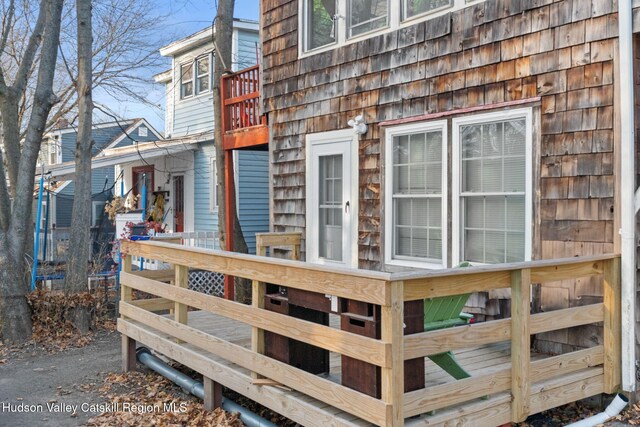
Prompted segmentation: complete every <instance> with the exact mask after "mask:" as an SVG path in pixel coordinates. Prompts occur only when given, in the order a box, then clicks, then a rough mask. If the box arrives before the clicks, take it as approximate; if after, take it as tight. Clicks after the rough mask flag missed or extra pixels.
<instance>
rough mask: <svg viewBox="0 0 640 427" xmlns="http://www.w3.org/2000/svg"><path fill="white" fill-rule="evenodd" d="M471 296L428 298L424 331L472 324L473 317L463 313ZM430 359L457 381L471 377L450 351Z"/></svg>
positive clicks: (467, 264)
mask: <svg viewBox="0 0 640 427" xmlns="http://www.w3.org/2000/svg"><path fill="white" fill-rule="evenodd" d="M470 266H471V264H469V263H468V262H463V263H462V264H460V265H458V267H470ZM469 295H471V294H464V295H453V296H446V297H437V298H428V299H426V300H424V330H425V331H435V330H438V329H444V328H450V327H452V326H457V325H465V324H467V323H471V321H472V319H473V316H472V315H470V314H467V313H463V312H462V309H463V308H464V306H465V304H466V303H467V300H468V299H469ZM429 359H431V360H432V361H433V362H434V363H435V364H436V365H438V366H439V367H440V368H442V369H443V370H444V371H445V372H447V373H448V374H449V375H451V376H452V377H454V378H455V379H457V380H461V379H463V378H469V377H470V376H471V375H470V374H469V373H468V372H467V371H466V370H465V369H464V368H463V367H462V366H460V364H459V363H458V361H457V360H456V357H455V356H454V354H453V353H452V352H450V351H447V352H445V353H439V354H434V355H431V356H429Z"/></svg>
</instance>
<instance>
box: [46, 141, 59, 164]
mask: <svg viewBox="0 0 640 427" xmlns="http://www.w3.org/2000/svg"><path fill="white" fill-rule="evenodd" d="M48 145H49V164H50V165H56V164H58V163H60V162H61V160H60V157H59V156H60V146H59V142H58V140H57V139H54V138H50V139H49V144H48Z"/></svg>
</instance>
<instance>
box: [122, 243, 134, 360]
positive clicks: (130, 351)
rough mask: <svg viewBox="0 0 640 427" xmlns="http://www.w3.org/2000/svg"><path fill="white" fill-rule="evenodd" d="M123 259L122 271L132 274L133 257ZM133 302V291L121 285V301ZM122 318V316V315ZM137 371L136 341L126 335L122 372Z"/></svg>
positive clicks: (123, 338)
mask: <svg viewBox="0 0 640 427" xmlns="http://www.w3.org/2000/svg"><path fill="white" fill-rule="evenodd" d="M120 256H121V257H122V260H121V261H122V271H123V272H124V273H131V272H132V259H131V255H124V256H123V255H120ZM132 300H133V289H131V288H130V287H129V286H125V285H123V284H120V301H123V302H131V301H132ZM120 316H121V317H123V318H124V316H122V314H121V315H120ZM135 370H136V341H135V340H134V339H132V338H129V337H128V336H126V335H122V371H123V372H129V371H135Z"/></svg>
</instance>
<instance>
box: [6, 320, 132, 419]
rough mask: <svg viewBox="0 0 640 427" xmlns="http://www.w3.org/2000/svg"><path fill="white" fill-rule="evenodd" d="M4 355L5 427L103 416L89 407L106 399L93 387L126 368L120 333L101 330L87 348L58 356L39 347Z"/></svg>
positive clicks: (74, 349) (71, 350)
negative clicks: (110, 374)
mask: <svg viewBox="0 0 640 427" xmlns="http://www.w3.org/2000/svg"><path fill="white" fill-rule="evenodd" d="M2 357H3V356H0V359H2ZM4 357H6V359H3V360H4V363H2V364H0V426H16V427H17V426H45V425H46V426H77V425H81V424H84V423H86V422H87V421H88V420H89V418H91V417H93V416H95V415H97V414H96V413H91V412H89V411H88V409H89V408H86V406H88V405H91V404H95V403H101V402H104V401H105V399H104V398H103V397H101V396H100V395H99V393H98V391H97V388H95V387H93V386H91V384H94V385H98V384H99V385H101V384H102V383H103V382H104V380H105V377H106V376H107V373H109V372H118V371H120V370H121V362H120V334H118V333H117V332H114V331H102V332H98V333H97V334H96V335H95V336H94V338H93V341H92V342H91V344H90V345H88V346H86V347H82V348H69V349H67V350H66V351H63V352H58V353H53V354H51V353H48V352H46V351H44V350H43V349H42V348H39V347H34V348H25V349H24V350H21V351H19V352H13V353H12V354H11V355H10V356H8V357H7V356H4ZM83 404H85V409H87V410H86V411H84V410H82V405H83ZM48 405H49V406H48ZM21 408H23V409H24V410H27V409H33V410H34V411H33V412H18V411H19V410H20V409H21Z"/></svg>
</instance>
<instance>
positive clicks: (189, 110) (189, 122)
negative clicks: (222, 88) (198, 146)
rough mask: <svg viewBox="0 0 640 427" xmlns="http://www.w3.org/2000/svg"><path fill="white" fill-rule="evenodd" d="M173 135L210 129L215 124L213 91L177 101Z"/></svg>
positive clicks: (191, 133)
mask: <svg viewBox="0 0 640 427" xmlns="http://www.w3.org/2000/svg"><path fill="white" fill-rule="evenodd" d="M175 108H176V109H175V116H174V123H173V135H172V136H174V137H175V136H186V135H193V134H197V133H201V132H206V131H210V130H211V129H213V126H214V116H213V97H212V96H211V93H209V94H204V95H199V96H196V97H194V98H188V99H182V100H179V101H176V107H175Z"/></svg>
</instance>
